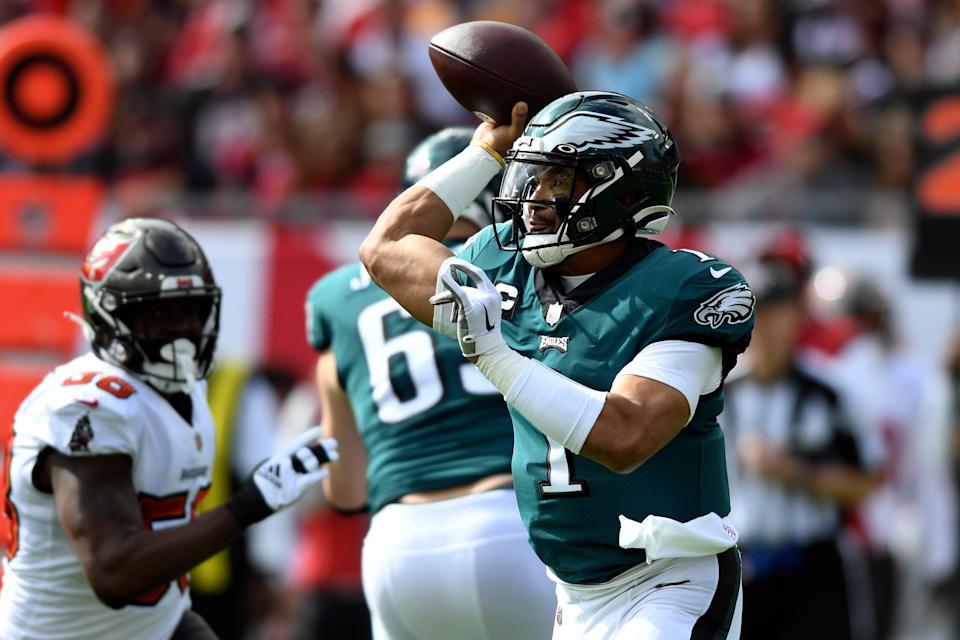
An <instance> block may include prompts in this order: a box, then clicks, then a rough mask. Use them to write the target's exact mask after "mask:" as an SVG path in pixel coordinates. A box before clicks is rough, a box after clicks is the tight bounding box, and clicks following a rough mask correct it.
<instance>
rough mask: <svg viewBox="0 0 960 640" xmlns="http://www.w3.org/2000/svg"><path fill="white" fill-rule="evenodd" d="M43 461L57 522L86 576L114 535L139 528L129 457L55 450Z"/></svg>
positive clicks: (102, 557)
mask: <svg viewBox="0 0 960 640" xmlns="http://www.w3.org/2000/svg"><path fill="white" fill-rule="evenodd" d="M46 464H47V466H48V468H49V470H50V471H49V473H50V485H51V487H52V489H53V497H54V501H55V503H56V507H57V512H58V514H59V516H60V522H61V524H62V525H63V529H64V531H65V532H66V534H67V538H68V539H69V540H70V544H71V545H72V546H73V549H74V551H75V552H76V554H77V557H78V558H79V559H80V562H81V564H82V566H83V567H84V571H85V572H86V573H87V575H88V577H91V576H90V572H91V571H96V570H97V569H98V565H100V564H101V563H102V562H103V561H104V558H105V557H107V556H108V555H109V552H110V551H111V548H112V547H113V545H114V542H115V541H116V540H117V539H119V538H120V537H123V536H125V535H128V534H130V533H134V532H138V531H140V530H142V529H143V518H142V516H141V513H140V507H139V503H138V502H137V494H136V491H135V490H134V487H133V478H132V466H133V465H132V460H131V459H130V457H129V456H126V455H104V456H89V457H73V456H67V455H64V454H62V453H59V452H54V453H52V454H50V457H49V459H48V461H47V463H46ZM91 582H93V581H92V580H91Z"/></svg>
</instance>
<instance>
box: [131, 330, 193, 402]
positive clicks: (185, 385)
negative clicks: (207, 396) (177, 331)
mask: <svg viewBox="0 0 960 640" xmlns="http://www.w3.org/2000/svg"><path fill="white" fill-rule="evenodd" d="M160 357H161V358H163V359H164V360H166V362H144V363H143V371H144V376H143V377H144V378H146V380H147V382H149V383H150V385H151V386H152V387H153V388H154V389H156V390H157V391H161V392H163V393H190V392H191V391H193V388H194V386H196V384H197V373H198V372H197V360H196V357H197V348H196V346H194V344H193V343H192V342H191V341H190V340H187V339H186V338H177V339H176V340H174V341H173V342H168V343H167V344H165V345H163V346H162V347H160Z"/></svg>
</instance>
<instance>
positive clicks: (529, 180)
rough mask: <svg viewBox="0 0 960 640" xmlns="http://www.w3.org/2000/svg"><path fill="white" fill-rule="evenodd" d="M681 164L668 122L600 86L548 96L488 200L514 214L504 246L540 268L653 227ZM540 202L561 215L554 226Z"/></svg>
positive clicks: (662, 222)
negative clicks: (540, 216) (540, 214)
mask: <svg viewBox="0 0 960 640" xmlns="http://www.w3.org/2000/svg"><path fill="white" fill-rule="evenodd" d="M679 165H680V154H679V152H678V151H677V147H676V144H675V143H674V140H673V137H672V136H671V135H670V132H669V130H668V129H667V127H666V125H665V124H663V122H661V121H660V119H659V118H658V117H657V116H656V114H654V113H653V111H652V110H651V109H650V108H649V107H647V106H646V105H644V104H642V103H640V102H638V101H637V100H634V99H633V98H630V97H628V96H625V95H621V94H619V93H612V92H606V91H580V92H577V93H571V94H569V95H567V96H564V97H563V98H559V99H557V100H554V101H553V102H551V103H550V104H549V105H547V106H546V107H544V108H543V109H542V110H541V111H540V112H539V113H537V114H536V115H535V116H533V118H532V119H531V121H530V123H529V124H528V125H527V127H526V129H525V130H524V132H523V135H522V136H521V137H520V138H518V139H517V141H516V142H515V143H514V145H513V148H512V149H511V150H510V152H509V153H508V154H507V168H506V171H505V172H504V176H503V181H502V184H501V187H500V194H499V196H498V197H497V198H494V210H495V212H497V211H500V212H502V215H503V217H508V218H510V219H512V220H513V223H514V224H513V238H512V240H511V241H508V242H505V243H502V245H501V248H502V249H504V250H510V251H522V252H523V257H524V258H525V259H526V260H527V262H529V263H530V264H532V265H533V266H535V267H540V268H543V267H549V266H553V265H556V264H559V263H561V262H563V260H565V259H566V258H567V257H568V256H570V255H572V254H574V253H577V252H578V251H582V250H584V249H588V248H590V247H594V246H597V245H600V244H604V243H607V242H612V241H613V240H616V239H617V238H621V237H623V236H624V235H627V234H631V235H633V234H635V235H656V234H659V233H660V232H661V231H662V230H663V228H664V227H665V226H666V224H667V222H668V220H669V219H670V216H672V215H673V209H672V208H671V207H670V202H671V200H672V199H673V192H674V190H675V188H676V184H677V168H678V167H679ZM545 208H549V209H552V210H553V211H554V212H555V213H556V215H557V217H558V218H559V220H560V224H559V227H556V228H555V230H554V227H555V225H554V224H550V225H546V224H543V223H541V222H538V220H537V211H538V210H543V209H545Z"/></svg>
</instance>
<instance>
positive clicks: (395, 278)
mask: <svg viewBox="0 0 960 640" xmlns="http://www.w3.org/2000/svg"><path fill="white" fill-rule="evenodd" d="M394 244H395V245H396V246H395V249H394V250H395V251H396V255H397V260H398V262H397V264H396V266H394V267H391V268H390V269H389V272H390V277H389V278H388V279H385V280H384V281H382V282H381V281H379V280H378V282H377V283H378V284H379V285H380V286H381V287H382V288H383V289H384V290H385V291H386V292H387V293H389V294H390V296H391V297H392V298H393V299H394V300H396V301H397V302H399V303H400V306H402V307H403V308H404V309H406V310H407V311H408V312H409V313H410V315H411V316H413V317H414V318H416V319H417V320H419V321H420V322H422V323H423V324H425V325H427V326H428V327H429V326H432V324H433V305H431V304H430V296H432V295H433V294H434V293H435V292H436V288H437V272H438V271H439V270H440V265H441V264H442V263H443V261H444V260H446V259H447V258H449V257H450V256H452V255H453V253H452V252H451V251H450V249H448V248H447V247H445V246H444V245H442V244H440V243H439V242H435V241H434V240H431V239H430V238H425V237H423V236H416V235H414V236H406V237H404V238H402V239H401V240H398V241H397V242H396V243H394Z"/></svg>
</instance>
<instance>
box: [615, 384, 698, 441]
mask: <svg viewBox="0 0 960 640" xmlns="http://www.w3.org/2000/svg"><path fill="white" fill-rule="evenodd" d="M608 396H609V397H608V402H609V401H610V398H612V399H613V401H614V402H617V401H618V399H619V400H620V401H622V403H623V405H622V406H626V405H629V408H627V409H625V411H629V412H631V413H635V414H636V413H642V414H643V420H642V423H643V424H645V425H650V426H649V427H648V428H651V427H652V429H653V430H655V431H656V432H657V433H656V434H651V435H653V436H654V438H655V440H657V441H661V444H660V446H662V445H664V444H666V443H667V442H669V441H670V440H672V439H673V437H674V436H676V435H677V433H679V432H680V430H681V429H682V428H683V427H684V426H685V425H686V424H687V422H689V421H690V405H689V403H688V401H687V398H686V396H685V395H684V394H683V392H681V391H680V390H679V389H677V388H675V387H673V386H671V385H669V384H666V383H664V382H660V381H659V380H654V379H652V378H644V377H640V376H634V375H624V376H619V377H618V378H617V379H616V380H614V382H613V385H612V386H611V388H610V392H609V394H608ZM635 417H638V416H636V415H635ZM631 422H633V423H636V422H637V421H636V420H631ZM657 448H659V446H658V447H657Z"/></svg>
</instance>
